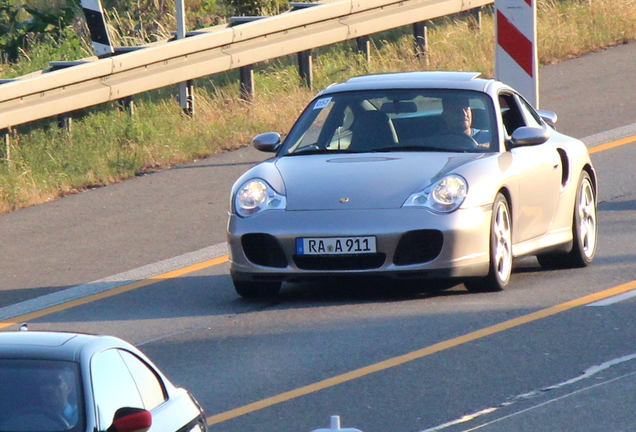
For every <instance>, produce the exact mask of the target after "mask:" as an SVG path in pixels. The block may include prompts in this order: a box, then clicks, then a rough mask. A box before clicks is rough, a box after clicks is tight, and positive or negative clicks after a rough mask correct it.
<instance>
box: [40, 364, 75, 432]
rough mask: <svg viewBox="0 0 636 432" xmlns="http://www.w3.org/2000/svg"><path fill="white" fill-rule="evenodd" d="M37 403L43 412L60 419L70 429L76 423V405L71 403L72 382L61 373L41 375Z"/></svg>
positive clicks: (50, 372)
mask: <svg viewBox="0 0 636 432" xmlns="http://www.w3.org/2000/svg"><path fill="white" fill-rule="evenodd" d="M38 392H39V394H38V397H39V403H40V406H41V407H42V409H43V410H45V411H46V412H48V413H49V414H51V415H52V416H54V417H55V418H57V419H60V420H61V421H62V422H63V423H65V424H66V426H68V428H69V429H70V428H71V427H73V426H74V425H75V424H76V423H77V419H78V413H77V405H76V404H74V403H72V402H71V398H70V396H71V394H72V393H74V385H73V380H72V379H69V377H68V376H67V374H66V373H65V372H63V371H46V372H44V373H42V376H41V381H40V383H39V387H38Z"/></svg>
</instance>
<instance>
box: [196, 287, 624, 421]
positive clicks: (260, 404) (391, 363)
mask: <svg viewBox="0 0 636 432" xmlns="http://www.w3.org/2000/svg"><path fill="white" fill-rule="evenodd" d="M635 288H636V280H633V281H631V282H628V283H626V284H623V285H619V286H616V287H614V288H609V289H606V290H604V291H601V292H598V293H594V294H589V295H586V296H584V297H581V298H578V299H574V300H571V301H568V302H565V303H561V304H559V305H556V306H552V307H549V308H547V309H542V310H539V311H537V312H533V313H531V314H528V315H523V316H520V317H518V318H513V319H511V320H508V321H504V322H502V323H499V324H495V325H493V326H490V327H486V328H484V329H481V330H477V331H474V332H472V333H468V334H465V335H463V336H459V337H456V338H454V339H449V340H446V341H442V342H439V343H436V344H433V345H430V346H428V347H425V348H422V349H419V350H416V351H412V352H410V353H407V354H404V355H401V356H397V357H393V358H390V359H388V360H384V361H381V362H379V363H375V364H372V365H369V366H365V367H362V368H360V369H356V370H353V371H350V372H346V373H344V374H342V375H337V376H335V377H332V378H327V379H325V380H322V381H318V382H316V383H314V384H310V385H307V386H304V387H300V388H297V389H295V390H291V391H288V392H285V393H281V394H278V395H276V396H272V397H270V398H267V399H262V400H260V401H257V402H254V403H251V404H248V405H244V406H242V407H239V408H235V409H232V410H229V411H225V412H223V413H220V414H216V415H213V416H210V417H208V419H207V420H208V425H209V426H212V425H214V424H217V423H221V422H224V421H226V420H230V419H233V418H235V417H239V416H242V415H244V414H249V413H251V412H254V411H258V410H260V409H263V408H267V407H270V406H272V405H276V404H278V403H281V402H285V401H288V400H290V399H294V398H297V397H300V396H305V395H308V394H310V393H315V392H317V391H319V390H323V389H326V388H328V387H333V386H335V385H338V384H342V383H345V382H347V381H351V380H354V379H356V378H360V377H363V376H365V375H369V374H372V373H374V372H379V371H382V370H385V369H389V368H392V367H395V366H399V365H401V364H404V363H407V362H410V361H412V360H417V359H421V358H423V357H426V356H428V355H431V354H434V353H437V352H440V351H443V350H446V349H448V348H453V347H456V346H458V345H461V344H464V343H466V342H471V341H474V340H477V339H480V338H483V337H486V336H490V335H493V334H495V333H499V332H502V331H504V330H509V329H511V328H513V327H517V326H520V325H522V324H527V323H530V322H532V321H537V320H539V319H541V318H546V317H549V316H552V315H556V314H558V313H561V312H564V311H567V310H570V309H573V308H575V307H578V306H583V305H586V304H588V303H592V302H595V301H599V300H601V299H604V298H607V297H612V296H615V295H617V294H622V293H624V292H627V291H630V290H633V289H635Z"/></svg>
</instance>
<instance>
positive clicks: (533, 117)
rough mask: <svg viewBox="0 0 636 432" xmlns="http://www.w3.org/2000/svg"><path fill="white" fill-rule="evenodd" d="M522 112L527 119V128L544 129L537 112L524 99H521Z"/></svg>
mask: <svg viewBox="0 0 636 432" xmlns="http://www.w3.org/2000/svg"><path fill="white" fill-rule="evenodd" d="M519 101H520V106H521V110H522V111H523V114H524V116H525V118H526V123H527V124H526V126H534V127H543V124H542V122H541V118H540V117H539V115H538V114H537V112H536V111H535V110H534V109H533V108H532V107H531V106H530V104H529V103H528V102H526V101H525V100H524V99H523V98H519Z"/></svg>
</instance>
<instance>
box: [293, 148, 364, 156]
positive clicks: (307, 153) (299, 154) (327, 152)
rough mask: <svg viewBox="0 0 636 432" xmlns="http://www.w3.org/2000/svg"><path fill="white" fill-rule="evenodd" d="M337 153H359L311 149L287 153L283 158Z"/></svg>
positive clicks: (342, 150)
mask: <svg viewBox="0 0 636 432" xmlns="http://www.w3.org/2000/svg"><path fill="white" fill-rule="evenodd" d="M338 153H360V152H357V151H353V150H347V149H335V150H334V149H312V150H296V151H295V152H293V153H287V154H286V155H285V156H304V155H314V154H338Z"/></svg>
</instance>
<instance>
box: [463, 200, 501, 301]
mask: <svg viewBox="0 0 636 432" xmlns="http://www.w3.org/2000/svg"><path fill="white" fill-rule="evenodd" d="M511 274H512V222H511V219H510V207H509V205H508V201H507V200H506V197H504V195H503V194H502V193H498V194H497V197H496V198H495V203H494V204H493V209H492V222H491V224H490V270H489V271H488V275H486V276H484V277H482V278H476V279H470V280H467V281H465V282H464V286H465V287H466V289H467V290H468V291H470V292H496V291H501V290H503V289H504V288H505V287H506V286H507V285H508V283H509V282H510V275H511Z"/></svg>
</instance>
